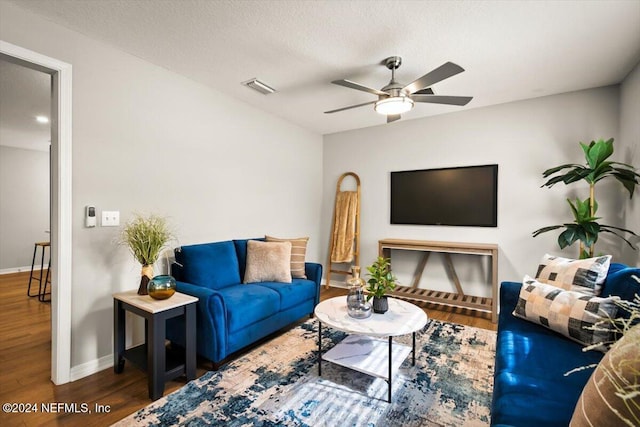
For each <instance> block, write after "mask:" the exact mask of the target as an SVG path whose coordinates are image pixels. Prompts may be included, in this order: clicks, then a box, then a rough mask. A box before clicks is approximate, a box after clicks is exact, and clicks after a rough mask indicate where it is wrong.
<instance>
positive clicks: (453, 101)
mask: <svg viewBox="0 0 640 427" xmlns="http://www.w3.org/2000/svg"><path fill="white" fill-rule="evenodd" d="M411 99H413V101H414V102H427V103H429V104H449V105H467V104H468V103H469V101H471V100H472V99H473V96H444V95H411Z"/></svg>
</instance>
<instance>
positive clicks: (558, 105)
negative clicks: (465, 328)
mask: <svg viewBox="0 0 640 427" xmlns="http://www.w3.org/2000/svg"><path fill="white" fill-rule="evenodd" d="M416 108H428V106H417V107H416ZM345 114H348V113H345ZM382 120H383V119H382V118H381V121H382ZM617 130H618V86H612V87H605V88H599V89H592V90H586V91H580V92H575V93H566V94H561V95H555V96H548V97H543V98H537V99H531V100H526V101H520V102H513V103H508V104H503V105H497V106H493V107H486V108H479V109H472V110H467V111H462V112H458V113H452V114H446V115H440V116H434V117H429V118H424V119H416V120H404V121H399V122H396V123H393V124H390V125H381V126H377V127H371V128H367V129H361V130H354V131H349V132H341V133H336V134H332V135H326V136H325V137H324V174H323V181H324V186H323V191H324V197H323V201H324V203H323V213H322V230H323V231H324V233H323V237H324V241H323V246H322V247H323V250H324V252H323V253H324V254H325V255H326V251H327V247H328V236H329V229H330V226H331V225H330V222H331V217H332V214H333V206H334V191H335V185H336V181H337V178H338V176H339V175H340V174H341V173H343V172H346V171H354V172H356V173H357V174H358V175H359V176H360V178H361V180H362V239H361V243H362V257H361V264H362V265H363V266H364V265H368V264H371V262H372V261H373V260H374V258H375V256H377V241H378V240H379V239H382V238H404V239H420V240H440V241H453V242H480V243H497V244H498V245H499V247H500V257H499V268H498V270H499V279H500V280H501V281H502V280H516V281H517V280H521V279H522V277H523V275H524V274H535V272H536V266H537V263H538V261H539V259H540V257H541V256H542V255H543V254H544V253H545V252H549V253H554V254H564V255H565V256H569V257H575V256H577V248H575V247H572V248H569V249H567V250H565V251H562V252H561V251H560V250H559V248H558V246H557V243H556V239H557V233H553V232H550V233H547V234H543V235H542V236H539V237H536V238H535V239H534V238H533V237H532V236H531V233H532V232H533V231H534V230H536V229H538V228H540V227H543V226H547V225H553V224H559V223H562V222H566V221H570V220H571V219H572V217H571V213H570V210H569V206H568V205H567V203H566V201H565V198H566V197H568V196H572V197H575V195H576V194H579V196H580V197H581V198H586V197H588V187H587V186H586V184H583V183H580V184H576V185H574V186H571V187H565V186H564V185H563V184H561V185H557V186H554V187H553V188H552V189H547V188H540V186H541V185H542V184H543V183H544V180H543V179H542V172H543V171H544V170H545V169H548V168H550V167H553V166H556V165H560V164H563V163H570V162H576V163H577V162H580V163H583V162H584V158H583V154H582V150H581V148H580V146H579V145H578V142H579V141H586V142H589V141H591V140H592V139H597V138H609V137H616V139H617V136H618V135H617ZM491 163H497V164H498V165H499V184H498V227H497V228H473V227H444V226H439V227H438V226H400V225H393V226H392V225H390V224H389V172H391V171H399V170H411V169H428V168H439V167H449V166H467V165H482V164H491ZM602 188H603V189H604V188H605V187H602ZM608 198H609V192H608V190H607V191H604V190H603V191H601V192H600V194H599V200H600V203H601V209H600V212H599V213H602V214H603V215H604V216H605V218H606V217H608V216H610V214H611V212H614V211H613V209H614V208H612V207H610V206H609V207H608V206H607V205H608V203H607V199H608ZM612 222H613V221H612ZM612 222H610V223H612ZM619 225H622V224H619ZM598 249H599V250H601V251H606V252H611V253H613V254H614V255H615V256H617V257H619V254H620V248H619V246H618V247H615V246H608V247H604V246H603V245H601V246H599V247H598ZM394 256H396V255H395V254H394V255H392V258H393V257H394ZM407 258H408V257H406V256H405V257H401V256H400V254H398V255H397V259H396V260H395V261H394V272H395V273H396V275H398V277H399V279H400V280H401V282H402V283H405V284H407V283H408V282H409V279H410V277H411V276H412V274H413V269H414V268H415V263H416V262H417V255H416V256H414V257H412V258H411V259H407ZM435 258H437V257H435ZM453 262H454V264H456V265H457V266H460V269H459V271H458V273H459V275H460V279H461V281H462V283H463V287H464V284H465V283H467V285H470V286H469V287H468V288H467V289H466V291H467V292H468V293H470V294H475V295H487V296H488V295H490V293H489V288H488V287H487V286H486V285H484V286H483V285H482V283H483V282H482V279H483V278H485V277H486V269H485V268H484V266H483V264H482V263H480V262H479V261H478V260H477V257H472V256H456V257H454V260H453ZM421 283H422V286H424V287H429V288H433V289H441V290H452V289H454V288H453V286H452V285H451V284H450V281H449V280H448V279H447V277H446V274H445V271H444V268H443V267H442V262H440V260H436V259H430V260H429V263H428V264H427V269H426V270H425V277H423V280H422V282H421Z"/></svg>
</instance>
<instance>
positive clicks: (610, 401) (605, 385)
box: [571, 325, 640, 427]
mask: <svg viewBox="0 0 640 427" xmlns="http://www.w3.org/2000/svg"><path fill="white" fill-rule="evenodd" d="M639 379H640V325H638V326H635V327H633V328H631V329H630V330H628V331H627V332H626V333H625V334H624V336H623V337H622V338H621V339H620V340H619V341H618V342H617V343H615V345H614V346H613V347H611V349H610V350H609V351H608V352H607V354H606V355H605V356H604V358H603V359H602V360H601V361H600V363H599V364H598V366H597V367H596V369H595V370H594V371H593V374H591V378H589V381H588V382H587V385H586V386H585V387H584V389H583V390H582V394H581V395H580V398H579V399H578V404H577V405H576V408H575V411H574V412H573V417H572V418H571V426H572V427H583V426H585V427H586V426H608V425H611V426H614V425H628V426H631V425H637V423H638V420H640V407H639V406H638V403H640V399H639V398H638V397H635V398H633V397H631V395H632V393H638V389H637V387H638V380H639ZM634 387H635V389H634ZM619 392H621V393H624V394H626V395H628V396H629V397H631V399H629V400H627V401H625V400H623V399H622V397H620V396H618V395H617V393H619ZM634 402H635V403H634Z"/></svg>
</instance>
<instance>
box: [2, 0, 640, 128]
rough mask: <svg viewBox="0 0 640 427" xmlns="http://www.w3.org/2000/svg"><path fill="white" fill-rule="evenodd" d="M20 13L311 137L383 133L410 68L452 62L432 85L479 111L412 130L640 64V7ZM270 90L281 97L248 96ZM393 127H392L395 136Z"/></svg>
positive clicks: (61, 4) (432, 4) (177, 5)
mask: <svg viewBox="0 0 640 427" xmlns="http://www.w3.org/2000/svg"><path fill="white" fill-rule="evenodd" d="M14 3H15V4H16V5H18V6H19V7H22V8H25V9H28V10H30V11H32V12H33V13H36V14H40V15H42V16H44V17H45V18H46V19H49V20H51V21H53V22H56V23H59V24H61V25H64V26H66V27H68V28H70V29H73V30H75V31H78V32H80V33H83V34H85V35H88V36H90V37H92V38H95V39H99V40H102V41H104V42H106V43H108V44H110V45H113V46H116V47H117V48H119V49H121V50H123V51H126V52H129V53H131V54H133V55H135V56H137V57H140V58H143V59H145V60H147V61H149V62H152V63H155V64H157V65H160V66H162V67H164V68H167V69H169V70H172V71H175V72H177V73H180V74H183V75H185V76H188V77H190V78H192V79H193V80H196V81H198V82H201V83H203V84H205V85H208V86H210V87H212V88H215V89H217V90H219V91H221V92H223V93H226V94H228V95H230V96H233V97H235V98H239V99H241V100H243V101H245V102H247V103H249V104H251V105H253V106H255V107H257V108H259V109H262V110H264V111H268V112H270V113H272V114H274V115H277V116H279V117H282V118H284V119H286V120H288V121H290V122H293V123H296V124H298V125H300V126H302V127H304V128H306V129H309V130H311V131H314V132H317V133H320V134H327V133H333V132H338V131H343V130H348V129H357V128H362V127H367V126H374V125H379V124H383V123H384V122H385V119H384V117H383V116H380V115H378V114H376V113H375V112H374V111H373V108H372V106H367V107H362V108H359V109H354V110H348V111H344V112H340V113H335V114H332V115H327V114H323V112H324V111H326V110H331V109H335V108H339V107H344V106H348V105H351V104H358V103H363V102H367V101H372V100H374V99H375V96H374V95H370V94H367V93H364V92H358V91H355V90H351V89H347V88H344V87H339V86H335V85H332V84H331V83H330V82H331V81H332V80H336V79H343V78H344V79H349V80H353V81H356V82H359V83H362V84H364V85H367V86H370V87H374V88H381V87H382V86H384V85H386V84H387V83H388V81H389V78H390V73H389V71H388V70H387V69H386V68H385V67H384V66H382V65H380V64H381V61H383V60H384V59H385V58H386V57H388V56H392V55H399V56H401V57H402V58H403V64H402V66H401V68H400V69H399V71H398V72H397V75H396V77H397V79H398V80H399V81H401V82H403V83H409V82H411V81H413V80H414V79H416V78H417V77H419V76H421V75H423V74H425V73H426V72H428V71H430V70H432V69H433V68H435V67H437V66H439V65H441V64H443V63H444V62H446V61H452V62H455V63H457V64H459V65H461V66H462V67H463V68H465V69H466V71H465V72H464V73H461V74H459V75H457V76H454V77H451V78H450V79H447V80H445V81H443V82H440V83H437V84H435V85H434V86H433V90H434V91H435V92H436V93H437V94H441V95H470V96H473V97H474V99H473V100H472V101H471V102H470V103H469V104H468V105H467V106H466V107H455V106H439V105H432V104H418V105H416V107H415V108H414V109H413V110H412V111H411V112H410V113H407V114H405V115H404V116H403V120H408V119H414V118H418V117H424V116H429V115H434V114H441V113H446V112H451V111H459V110H461V109H464V108H476V107H480V106H486V105H493V104H499V103H504V102H509V101H514V100H519V99H526V98H533V97H539V96H544V95H549V94H555V93H562V92H567V91H574V90H580V89H586V88H592V87H598V86H604V85H610V84H615V83H619V82H620V81H621V80H622V79H623V78H624V77H625V76H626V75H627V73H628V72H629V71H630V70H631V69H632V68H633V66H634V65H635V64H636V63H638V61H640V1H633V0H632V1H560V2H555V1H554V2H550V1H511V2H504V1H468V0H466V1H385V0H379V1H324V0H319V1H237V0H233V1H207V0H163V1H153V0H148V1H131V0H100V1H77V0H21V1H14ZM252 77H258V78H260V79H261V80H263V81H265V82H266V83H268V84H269V85H271V86H272V87H274V88H276V89H277V90H278V92H277V93H275V94H272V95H267V96H264V95H261V94H259V93H257V92H253V91H252V90H250V89H248V88H246V87H244V86H242V85H241V84H240V83H241V82H242V81H245V80H248V79H250V78H252ZM388 126H393V124H390V125H388Z"/></svg>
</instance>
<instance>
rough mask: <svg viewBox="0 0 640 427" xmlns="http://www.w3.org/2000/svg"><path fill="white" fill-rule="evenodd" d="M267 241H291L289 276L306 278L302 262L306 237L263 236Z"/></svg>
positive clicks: (307, 239) (305, 247) (304, 254)
mask: <svg viewBox="0 0 640 427" xmlns="http://www.w3.org/2000/svg"><path fill="white" fill-rule="evenodd" d="M265 240H266V241H267V242H291V277H293V278H296V279H306V278H307V276H306V275H305V269H304V263H305V261H306V260H305V257H306V255H307V242H308V241H309V238H308V237H298V238H296V239H279V238H277V237H273V236H265Z"/></svg>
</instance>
